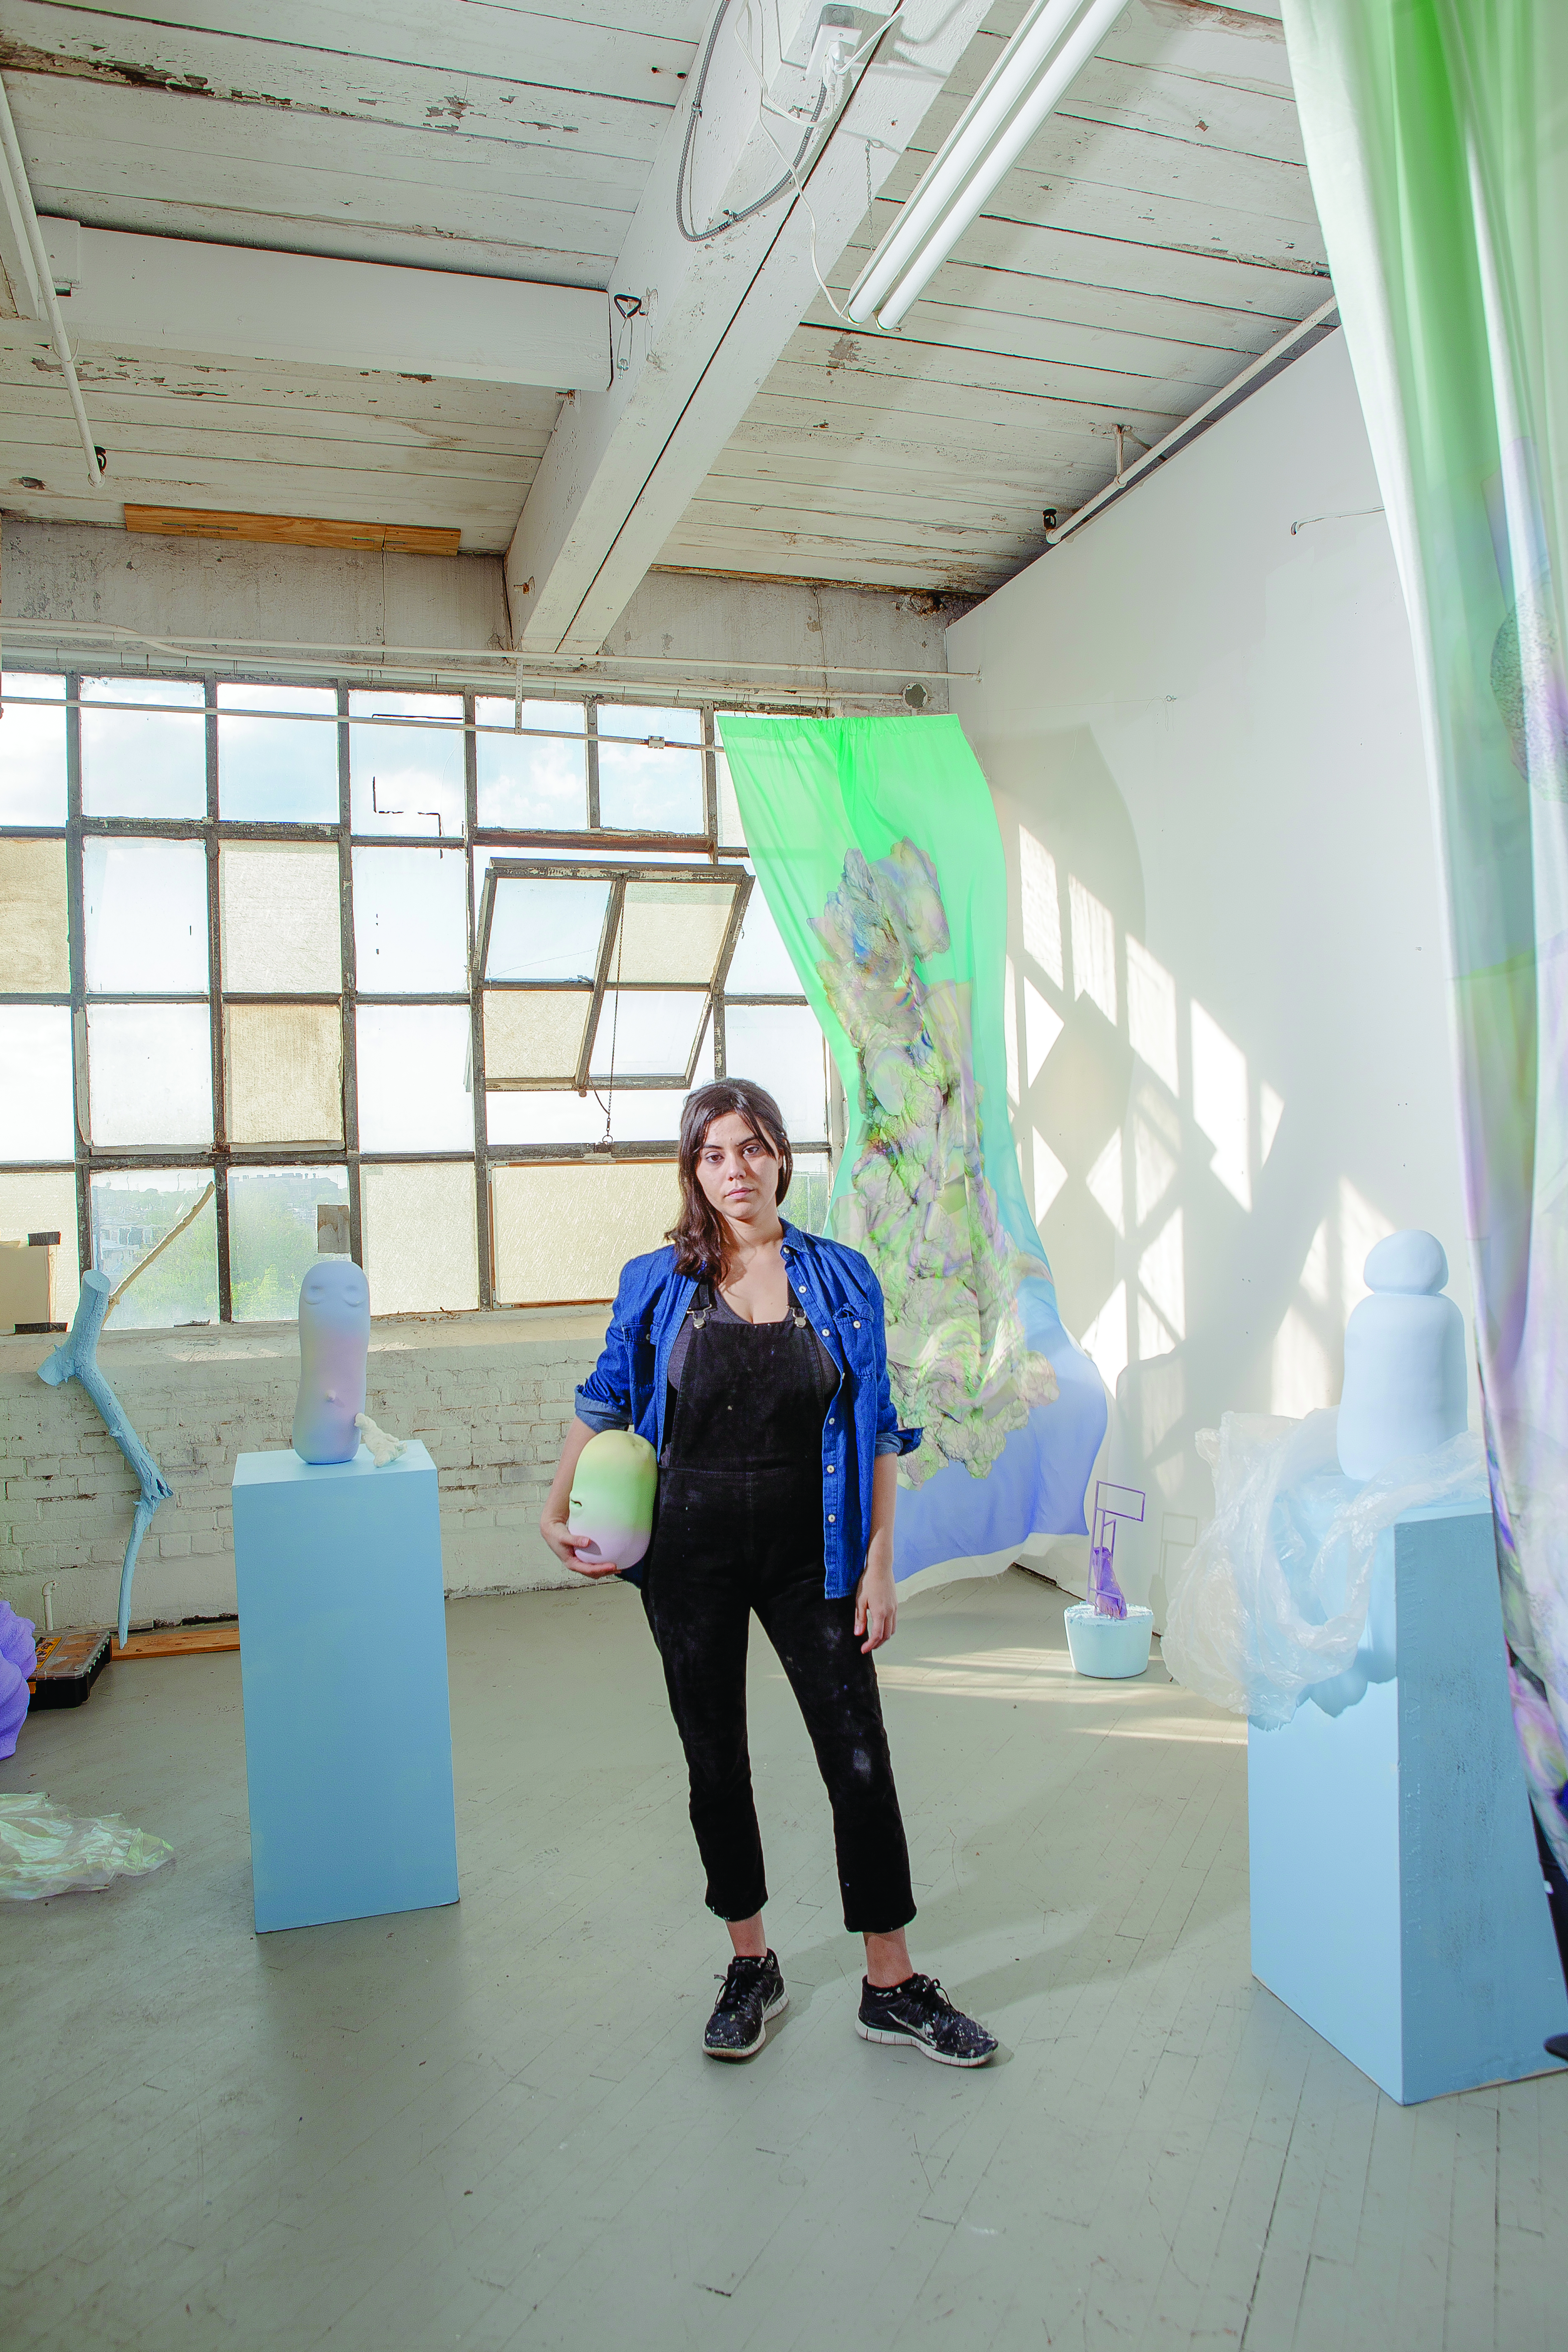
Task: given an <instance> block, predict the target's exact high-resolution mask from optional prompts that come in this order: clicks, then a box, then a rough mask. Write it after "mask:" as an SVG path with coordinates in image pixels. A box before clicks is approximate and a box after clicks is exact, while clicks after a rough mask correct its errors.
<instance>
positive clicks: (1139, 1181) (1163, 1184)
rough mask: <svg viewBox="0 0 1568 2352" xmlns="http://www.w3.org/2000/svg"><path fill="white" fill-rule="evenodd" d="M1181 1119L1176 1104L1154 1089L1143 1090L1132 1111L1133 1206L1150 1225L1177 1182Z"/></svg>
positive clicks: (1140, 1217) (1139, 1217) (1140, 1220)
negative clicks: (1162, 1096)
mask: <svg viewBox="0 0 1568 2352" xmlns="http://www.w3.org/2000/svg"><path fill="white" fill-rule="evenodd" d="M1180 1150H1181V1120H1180V1118H1179V1116H1178V1114H1177V1112H1176V1110H1175V1108H1174V1107H1173V1105H1170V1104H1166V1103H1163V1102H1162V1101H1161V1100H1160V1098H1159V1097H1158V1096H1157V1095H1155V1094H1154V1093H1153V1091H1152V1089H1150V1090H1148V1091H1147V1092H1143V1093H1141V1095H1140V1098H1139V1101H1138V1104H1137V1107H1136V1108H1135V1109H1134V1111H1133V1114H1132V1208H1133V1214H1134V1215H1135V1217H1136V1218H1137V1221H1138V1223H1139V1224H1140V1225H1143V1224H1147V1223H1148V1221H1149V1219H1150V1218H1151V1217H1152V1215H1153V1213H1154V1212H1155V1210H1156V1209H1157V1208H1158V1207H1159V1205H1160V1203H1161V1202H1162V1201H1163V1199H1164V1197H1165V1195H1166V1193H1167V1192H1169V1191H1170V1189H1171V1187H1172V1185H1173V1183H1174V1182H1175V1181H1176V1172H1177V1169H1178V1167H1179V1165H1180V1161H1179V1156H1178V1155H1179V1153H1180Z"/></svg>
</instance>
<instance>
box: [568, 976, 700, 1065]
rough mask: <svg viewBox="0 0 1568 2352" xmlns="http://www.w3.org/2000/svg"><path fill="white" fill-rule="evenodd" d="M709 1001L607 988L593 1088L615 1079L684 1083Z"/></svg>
mask: <svg viewBox="0 0 1568 2352" xmlns="http://www.w3.org/2000/svg"><path fill="white" fill-rule="evenodd" d="M707 1018H708V999H707V997H706V996H705V995H702V994H700V993H699V992H696V991H695V990H684V989H683V990H681V991H679V992H676V991H675V990H673V989H658V990H649V991H648V992H647V993H646V994H645V993H644V992H642V991H640V990H633V989H629V988H622V989H615V988H607V989H606V990H605V1001H604V1003H603V1004H602V1005H601V1006H600V1008H599V1025H598V1028H597V1030H596V1031H595V1035H594V1051H593V1057H592V1058H593V1072H594V1083H595V1086H604V1085H605V1084H607V1083H608V1081H609V1079H610V1077H611V1076H616V1077H622V1078H665V1079H668V1082H669V1083H670V1084H671V1085H672V1086H679V1085H683V1084H684V1083H685V1079H686V1072H687V1068H688V1066H689V1063H690V1060H691V1055H692V1050H693V1048H694V1047H695V1045H696V1044H697V1041H698V1038H699V1035H700V1032H701V1029H702V1025H703V1024H704V1023H705V1022H706V1020H707Z"/></svg>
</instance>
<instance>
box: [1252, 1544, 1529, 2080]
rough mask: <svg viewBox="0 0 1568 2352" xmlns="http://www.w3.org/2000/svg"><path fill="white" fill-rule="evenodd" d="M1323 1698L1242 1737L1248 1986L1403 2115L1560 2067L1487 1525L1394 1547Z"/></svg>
mask: <svg viewBox="0 0 1568 2352" xmlns="http://www.w3.org/2000/svg"><path fill="white" fill-rule="evenodd" d="M1363 1677H1365V1683H1364V1687H1363ZM1323 1697H1324V1699H1325V1700H1326V1701H1327V1705H1328V1706H1329V1707H1333V1706H1339V1707H1340V1709H1341V1711H1340V1712H1339V1713H1337V1714H1335V1713H1330V1712H1328V1711H1326V1709H1325V1706H1323V1705H1321V1704H1319V1703H1318V1702H1317V1701H1316V1700H1313V1699H1308V1700H1307V1701H1305V1702H1304V1703H1303V1704H1302V1706H1300V1707H1298V1709H1297V1711H1296V1714H1295V1716H1294V1717H1292V1719H1291V1721H1290V1722H1289V1724H1287V1725H1286V1726H1285V1727H1284V1729H1283V1730H1280V1731H1259V1730H1257V1729H1256V1728H1253V1729H1251V1730H1249V1732H1248V1735H1247V1814H1248V1822H1249V1830H1250V1846H1251V1864H1252V1970H1253V1974H1254V1975H1255V1976H1256V1977H1258V1979H1259V1980H1260V1981H1261V1982H1262V1983H1264V1984H1266V1985H1267V1986H1268V1990H1270V1992H1273V1993H1277V1994H1278V1995H1279V1999H1280V2000H1282V2001H1284V2002H1286V2004H1287V2005H1288V2006H1289V2008H1291V2009H1293V2010H1294V2011H1296V2014H1297V2015H1298V2016H1299V2017H1301V2018H1304V2019H1305V2020H1306V2021H1307V2023H1308V2024H1309V2025H1310V2026H1312V2027H1313V2028H1314V2029H1315V2030H1316V2032H1319V2033H1321V2035H1322V2036H1323V2038H1324V2040H1325V2041H1327V2042H1332V2043H1333V2045H1334V2047H1335V2049H1336V2050H1341V2051H1342V2052H1343V2053H1344V2054H1345V2056H1346V2057H1347V2058H1349V2059H1351V2060H1352V2063H1354V2064H1355V2065H1357V2066H1359V2067H1360V2068H1361V2070H1362V2072H1363V2074H1369V2075H1370V2076H1371V2077H1372V2079H1373V2082H1374V2083H1376V2084H1379V2086H1380V2087H1381V2088H1382V2089H1383V2090H1384V2091H1386V2092H1387V2093H1388V2095H1389V2096H1390V2098H1394V2099H1397V2100H1399V2102H1400V2103H1401V2105H1406V2106H1408V2105H1413V2104H1414V2103H1415V2101H1416V2100H1419V2099H1434V2098H1436V2097H1438V2096H1439V2095H1441V2094H1442V2093H1443V2092H1445V2091H1463V2090H1468V2089H1470V2088H1472V2087H1473V2086H1474V2085H1475V2084H1479V2083H1505V2082H1517V2081H1518V2080H1519V2079H1520V2078H1521V2076H1522V2075H1526V2074H1542V2073H1544V2072H1546V2071H1548V2070H1549V2069H1551V2068H1552V2063H1553V2062H1552V2060H1551V2059H1549V2058H1548V2057H1547V2056H1546V2055H1545V2053H1544V2052H1543V2051H1542V2046H1541V2045H1542V2041H1543V2040H1544V2038H1545V2036H1546V2035H1547V2034H1549V2033H1561V2032H1564V2031H1568V1994H1565V1993H1564V1990H1563V1971H1562V1969H1561V1968H1560V1966H1559V1965H1558V1959H1557V1947H1556V1942H1555V1939H1554V1937H1553V1935H1552V1918H1551V1913H1550V1911H1549V1909H1548V1906H1547V1899H1546V1895H1545V1892H1544V1889H1543V1887H1542V1872H1541V1860H1540V1856H1539V1854H1538V1853H1537V1852H1536V1846H1535V1832H1534V1828H1533V1825H1532V1823H1531V1811H1530V1798H1529V1795H1528V1793H1527V1791H1526V1788H1525V1780H1524V1768H1523V1766H1522V1764H1521V1761H1520V1756H1519V1749H1518V1747H1517V1745H1516V1744H1515V1739H1514V1733H1513V1724H1512V1720H1511V1717H1510V1709H1509V1698H1508V1675H1507V1661H1506V1655H1505V1653H1504V1649H1503V1635H1502V1607H1501V1601H1500V1596H1499V1592H1498V1579H1497V1562H1496V1559H1495V1557H1494V1553H1493V1549H1492V1523H1491V1514H1490V1512H1489V1510H1488V1509H1487V1508H1486V1507H1484V1506H1483V1507H1479V1508H1477V1509H1475V1510H1473V1511H1468V1512H1463V1513H1452V1512H1447V1513H1445V1512H1439V1511H1411V1512H1407V1513H1406V1515H1405V1517H1404V1518H1402V1519H1400V1520H1399V1521H1398V1522H1397V1523H1396V1525H1395V1526H1394V1527H1393V1528H1390V1529H1389V1530H1388V1531H1387V1533H1386V1534H1384V1537H1383V1538H1381V1540H1380V1543H1379V1546H1378V1551H1377V1557H1376V1561H1375V1564H1374V1567H1373V1586H1372V1606H1371V1609H1370V1611H1369V1612H1368V1620H1367V1629H1366V1633H1365V1634H1364V1635H1363V1640H1362V1645H1361V1648H1360V1650H1359V1651H1358V1652H1357V1654H1356V1659H1355V1663H1354V1664H1353V1665H1352V1667H1351V1668H1350V1669H1349V1670H1348V1672H1347V1674H1346V1675H1342V1676H1340V1677H1339V1679H1338V1685H1337V1686H1336V1685H1330V1686H1328V1687H1327V1688H1326V1689H1325V1690H1324V1692H1323Z"/></svg>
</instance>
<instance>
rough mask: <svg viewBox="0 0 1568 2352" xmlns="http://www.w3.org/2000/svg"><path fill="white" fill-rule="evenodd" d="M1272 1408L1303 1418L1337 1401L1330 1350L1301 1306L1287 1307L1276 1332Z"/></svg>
mask: <svg viewBox="0 0 1568 2352" xmlns="http://www.w3.org/2000/svg"><path fill="white" fill-rule="evenodd" d="M1269 1371H1270V1380H1269V1393H1268V1409H1269V1411H1270V1412H1281V1413H1286V1414H1288V1415H1289V1417H1290V1418H1291V1419H1292V1420H1295V1421H1299V1420H1300V1418H1301V1416H1302V1415H1303V1414H1304V1413H1309V1412H1317V1411H1318V1409H1319V1407H1320V1406H1321V1405H1328V1404H1332V1403H1333V1402H1334V1376H1333V1369H1332V1367H1331V1364H1330V1362H1329V1352H1328V1349H1326V1348H1325V1347H1324V1345H1323V1343H1322V1341H1321V1339H1319V1337H1318V1335H1317V1333H1316V1332H1315V1331H1314V1330H1313V1328H1312V1327H1311V1325H1310V1323H1309V1322H1308V1320H1307V1318H1306V1317H1305V1315H1304V1314H1303V1313H1302V1312H1301V1309H1300V1307H1287V1309H1286V1311H1285V1320H1284V1321H1283V1322H1282V1323H1281V1324H1280V1326H1279V1330H1278V1331H1277V1332H1276V1333H1275V1335H1274V1348H1273V1354H1272V1359H1271V1361H1270V1365H1269Z"/></svg>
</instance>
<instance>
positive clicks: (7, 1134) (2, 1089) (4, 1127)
mask: <svg viewBox="0 0 1568 2352" xmlns="http://www.w3.org/2000/svg"><path fill="white" fill-rule="evenodd" d="M75 1150H76V1129H75V1119H74V1116H73V1113H72V1109H71V1016H70V1007H69V1006H68V1005H67V1004H0V1160H69V1159H70V1158H71V1157H72V1156H73V1155H74V1153H75Z"/></svg>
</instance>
